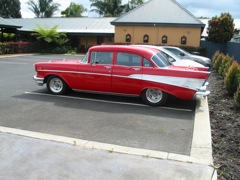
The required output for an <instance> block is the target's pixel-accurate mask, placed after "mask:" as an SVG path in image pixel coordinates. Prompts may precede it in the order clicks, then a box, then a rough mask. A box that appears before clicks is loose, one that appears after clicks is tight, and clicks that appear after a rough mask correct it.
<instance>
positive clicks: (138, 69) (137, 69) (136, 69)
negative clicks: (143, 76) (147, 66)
mask: <svg viewBox="0 0 240 180" xmlns="http://www.w3.org/2000/svg"><path fill="white" fill-rule="evenodd" d="M132 69H133V70H135V71H140V68H132Z"/></svg>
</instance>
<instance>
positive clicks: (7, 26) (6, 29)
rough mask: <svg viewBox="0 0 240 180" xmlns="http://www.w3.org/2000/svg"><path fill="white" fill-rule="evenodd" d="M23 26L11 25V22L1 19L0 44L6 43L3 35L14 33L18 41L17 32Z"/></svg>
mask: <svg viewBox="0 0 240 180" xmlns="http://www.w3.org/2000/svg"><path fill="white" fill-rule="evenodd" d="M21 27H22V26H18V25H16V24H13V23H11V22H10V21H8V20H6V19H3V18H1V17H0V32H1V35H0V42H4V37H3V33H14V34H15V35H16V39H15V40H17V39H18V36H17V34H18V33H17V32H18V30H17V29H18V28H21Z"/></svg>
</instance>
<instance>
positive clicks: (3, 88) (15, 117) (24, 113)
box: [0, 55, 195, 155]
mask: <svg viewBox="0 0 240 180" xmlns="http://www.w3.org/2000/svg"><path fill="white" fill-rule="evenodd" d="M81 58H82V56H70V55H33V56H17V57H0V114H1V115H0V126H4V127H11V128H17V129H23V130H29V131H36V132H41V133H48V134H54V135H61V136H67V137H73V138H79V139H84V140H91V141H97V142H102V143H109V144H116V145H123V146H129V147H136V148H143V149H151V150H158V151H165V152H172V153H177V154H184V155H189V154H190V150H191V149H190V148H191V142H192V135H193V124H194V114H195V101H180V100H178V99H175V98H171V99H170V100H169V101H168V103H167V104H166V105H165V106H164V107H150V106H146V105H144V104H143V103H142V101H141V100H140V99H139V98H130V97H121V96H110V95H99V94H88V93H76V92H71V91H70V92H68V94H66V95H64V96H54V95H51V94H49V93H48V92H47V90H46V87H45V86H43V87H39V86H37V85H36V84H35V82H34V81H33V79H32V76H33V75H34V74H35V71H34V67H33V64H34V63H35V62H38V61H49V60H51V59H81Z"/></svg>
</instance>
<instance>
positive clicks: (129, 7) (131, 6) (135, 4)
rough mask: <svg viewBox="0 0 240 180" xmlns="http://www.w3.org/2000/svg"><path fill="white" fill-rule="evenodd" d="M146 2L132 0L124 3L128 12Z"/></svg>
mask: <svg viewBox="0 0 240 180" xmlns="http://www.w3.org/2000/svg"><path fill="white" fill-rule="evenodd" d="M143 3H144V0H130V1H129V2H128V3H127V4H125V5H124V11H125V12H128V11H131V10H133V9H134V8H136V7H138V6H140V5H141V4H143Z"/></svg>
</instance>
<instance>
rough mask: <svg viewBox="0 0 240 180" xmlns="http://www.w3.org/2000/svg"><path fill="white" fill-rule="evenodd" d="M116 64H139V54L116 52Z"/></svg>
mask: <svg viewBox="0 0 240 180" xmlns="http://www.w3.org/2000/svg"><path fill="white" fill-rule="evenodd" d="M116 64H117V65H123V66H141V56H138V55H136V54H131V53H121V52H119V53H118V54H117V61H116Z"/></svg>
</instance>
